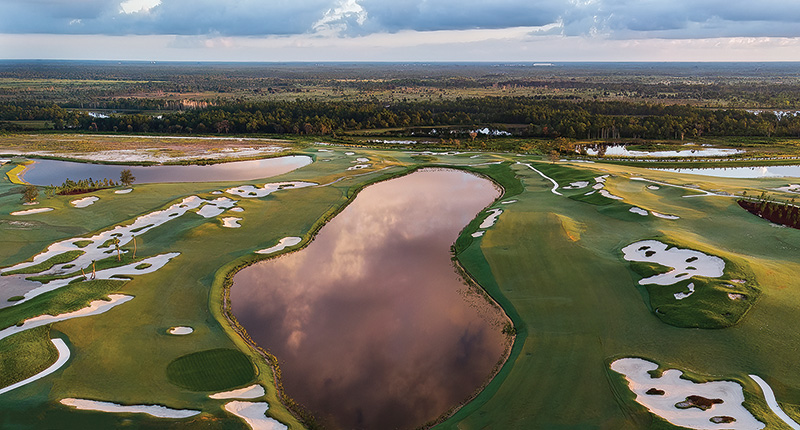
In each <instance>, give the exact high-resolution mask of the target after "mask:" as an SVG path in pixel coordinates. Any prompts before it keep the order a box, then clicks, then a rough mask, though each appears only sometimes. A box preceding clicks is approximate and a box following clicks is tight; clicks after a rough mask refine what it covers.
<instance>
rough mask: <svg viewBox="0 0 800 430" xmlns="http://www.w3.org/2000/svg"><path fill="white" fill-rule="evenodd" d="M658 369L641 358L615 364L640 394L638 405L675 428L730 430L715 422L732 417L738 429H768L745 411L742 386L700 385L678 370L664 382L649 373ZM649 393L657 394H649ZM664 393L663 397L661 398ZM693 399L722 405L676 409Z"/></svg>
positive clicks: (671, 371)
mask: <svg viewBox="0 0 800 430" xmlns="http://www.w3.org/2000/svg"><path fill="white" fill-rule="evenodd" d="M656 369H658V365H657V364H655V363H652V362H650V361H647V360H643V359H641V358H622V359H619V360H616V361H614V362H613V363H611V370H613V371H615V372H617V373H620V374H622V375H623V376H625V379H627V380H628V387H629V388H630V389H631V391H633V392H634V393H635V394H636V401H637V402H639V403H640V404H642V405H643V406H644V407H646V408H647V409H648V410H649V411H650V412H652V413H653V414H655V415H658V416H659V417H661V418H663V419H665V420H667V421H669V422H670V423H671V424H673V425H676V426H680V427H688V428H692V429H730V428H731V425H730V424H724V423H715V422H714V421H712V418H715V417H732V418H734V419H735V421H734V423H735V427H736V428H737V429H742V430H760V429H763V428H764V423H762V422H760V421H758V420H756V419H755V417H754V416H753V415H752V414H751V413H750V412H749V411H748V410H747V409H745V408H744V406H743V403H744V392H743V390H742V386H741V385H739V384H738V383H736V382H731V381H712V382H705V383H702V384H696V383H694V382H692V381H689V380H686V379H681V375H682V374H683V372H681V371H680V370H676V369H669V370H667V371H665V372H664V373H663V374H662V375H661V377H660V378H653V377H652V376H650V374H649V373H648V372H649V371H651V370H656ZM652 389H655V390H652ZM651 390H652V391H651ZM648 391H649V392H651V393H653V394H647V392H648ZM662 391H663V394H660V393H661V392H662ZM689 396H699V397H702V398H705V399H719V400H721V402H720V403H716V404H713V405H710V407H708V408H707V409H705V410H703V408H700V407H686V408H679V407H677V406H676V405H677V404H680V403H682V402H686V401H687V398H688V397H689ZM709 403H711V402H709ZM718 420H719V419H717V421H718Z"/></svg>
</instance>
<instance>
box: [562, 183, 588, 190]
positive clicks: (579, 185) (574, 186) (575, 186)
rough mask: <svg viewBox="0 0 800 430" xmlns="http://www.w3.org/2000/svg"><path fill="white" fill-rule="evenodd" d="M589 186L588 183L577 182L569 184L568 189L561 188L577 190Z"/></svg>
mask: <svg viewBox="0 0 800 430" xmlns="http://www.w3.org/2000/svg"><path fill="white" fill-rule="evenodd" d="M588 186H589V182H588V181H578V182H571V183H570V184H569V186H568V187H561V188H563V189H565V190H579V189H581V188H586V187H588Z"/></svg>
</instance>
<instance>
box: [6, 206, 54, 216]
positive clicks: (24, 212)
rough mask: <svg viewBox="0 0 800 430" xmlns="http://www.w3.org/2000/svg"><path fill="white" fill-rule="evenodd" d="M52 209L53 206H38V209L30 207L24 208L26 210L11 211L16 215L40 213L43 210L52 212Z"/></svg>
mask: <svg viewBox="0 0 800 430" xmlns="http://www.w3.org/2000/svg"><path fill="white" fill-rule="evenodd" d="M51 210H53V208H36V209H28V210H24V211H16V212H11V215H14V216H19V215H33V214H38V213H42V212H50V211H51Z"/></svg>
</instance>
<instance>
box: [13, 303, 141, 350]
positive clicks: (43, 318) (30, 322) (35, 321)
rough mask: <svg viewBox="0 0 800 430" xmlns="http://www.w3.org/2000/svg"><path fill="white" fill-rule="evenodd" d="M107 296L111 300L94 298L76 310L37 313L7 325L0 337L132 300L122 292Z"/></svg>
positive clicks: (82, 315)
mask: <svg viewBox="0 0 800 430" xmlns="http://www.w3.org/2000/svg"><path fill="white" fill-rule="evenodd" d="M108 298H109V299H111V300H108V301H106V300H95V301H93V302H91V303H89V306H87V307H85V308H83V309H78V310H77V311H73V312H68V313H65V314H59V315H47V314H45V315H39V316H38V317H33V318H28V319H26V320H25V321H24V322H23V323H22V325H13V326H11V327H7V328H5V329H3V330H0V339H5V338H7V337H9V336H11V335H13V334H17V333H19V332H23V331H25V330H30V329H32V328H36V327H41V326H43V325H47V324H52V323H56V322H59V321H66V320H71V319H73V318H81V317H88V316H92V315H99V314H102V313H104V312H107V311H108V310H109V309H111V308H113V307H116V306H119V305H121V304H123V303H125V302H127V301H129V300H132V299H133V296H126V295H124V294H109V295H108Z"/></svg>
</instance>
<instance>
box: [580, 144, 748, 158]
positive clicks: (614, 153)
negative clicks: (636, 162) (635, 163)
mask: <svg viewBox="0 0 800 430" xmlns="http://www.w3.org/2000/svg"><path fill="white" fill-rule="evenodd" d="M743 152H744V151H742V150H739V149H726V148H706V149H682V150H680V151H635V150H629V149H628V148H626V147H625V145H611V146H608V147H607V148H606V151H605V156H606V157H632V158H636V157H653V158H667V157H727V156H729V155H734V154H741V153H743ZM597 153H598V151H597V150H596V149H594V148H589V149H587V150H586V154H587V155H597Z"/></svg>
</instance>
